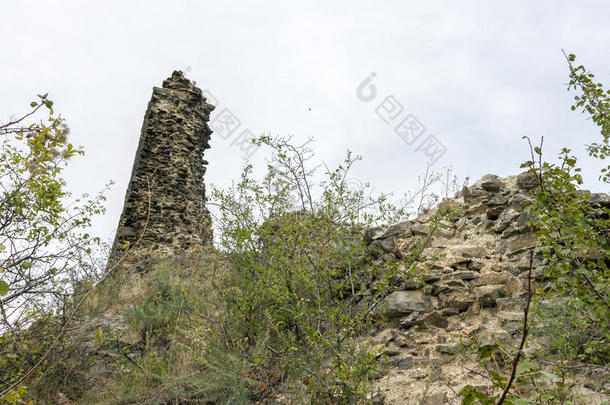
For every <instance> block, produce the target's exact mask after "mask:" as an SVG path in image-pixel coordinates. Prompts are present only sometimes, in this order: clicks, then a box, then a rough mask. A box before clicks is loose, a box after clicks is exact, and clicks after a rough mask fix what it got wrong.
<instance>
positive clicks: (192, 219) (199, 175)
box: [110, 71, 214, 263]
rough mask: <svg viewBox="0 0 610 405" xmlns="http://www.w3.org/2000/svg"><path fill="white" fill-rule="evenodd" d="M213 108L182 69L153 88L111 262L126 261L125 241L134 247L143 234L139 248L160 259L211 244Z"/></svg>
mask: <svg viewBox="0 0 610 405" xmlns="http://www.w3.org/2000/svg"><path fill="white" fill-rule="evenodd" d="M213 109H214V106H213V105H211V104H208V103H207V102H206V99H205V97H203V95H202V92H201V89H199V88H197V87H196V86H195V85H194V84H193V83H192V82H191V81H189V80H188V79H186V78H185V77H184V75H183V74H182V72H180V71H175V72H173V73H172V76H171V77H170V78H168V79H167V80H165V81H164V82H163V87H161V88H160V87H155V88H153V94H152V98H151V100H150V102H149V103H148V109H147V111H146V114H145V116H144V124H143V125H142V132H141V135H140V143H139V145H138V150H137V152H136V156H135V160H134V164H133V170H132V174H131V180H130V182H129V186H128V188H127V193H126V196H125V203H124V207H123V213H122V215H121V219H120V223H119V228H118V230H117V234H116V237H115V241H114V244H113V247H112V250H111V255H110V257H111V260H110V262H111V263H112V262H113V261H115V260H116V259H117V258H118V257H120V254H121V252H122V251H123V247H124V246H125V242H129V243H130V244H131V245H133V244H134V243H135V241H136V240H137V239H138V238H139V237H140V235H141V236H142V240H141V242H140V243H139V244H138V246H137V250H138V251H145V252H146V254H147V255H151V254H152V255H155V256H157V257H163V256H170V255H174V254H177V253H181V252H184V251H186V250H188V249H190V248H194V247H201V246H204V245H207V244H211V242H212V231H211V218H210V213H209V211H208V210H207V209H206V206H205V202H206V196H205V185H204V181H203V180H204V174H205V172H206V167H205V165H207V162H206V161H205V160H204V159H203V156H204V151H205V149H208V148H209V147H210V145H209V143H208V142H209V140H210V135H211V133H212V130H211V129H210V128H209V127H208V125H207V122H208V120H209V114H210V112H211V111H212V110H213ZM149 189H150V194H151V199H150V204H149V198H148V192H149ZM149 205H150V213H149ZM147 218H148V226H147V228H146V231H145V232H144V233H142V232H143V231H144V227H145V224H146V222H147Z"/></svg>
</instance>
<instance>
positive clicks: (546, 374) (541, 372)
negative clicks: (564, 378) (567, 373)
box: [540, 370, 561, 383]
mask: <svg viewBox="0 0 610 405" xmlns="http://www.w3.org/2000/svg"><path fill="white" fill-rule="evenodd" d="M540 374H542V375H543V376H545V377H546V378H548V379H550V380H551V381H553V382H554V383H556V382H558V381H560V380H561V379H560V378H559V377H558V376H556V375H555V374H553V373H549V372H548V371H544V370H540Z"/></svg>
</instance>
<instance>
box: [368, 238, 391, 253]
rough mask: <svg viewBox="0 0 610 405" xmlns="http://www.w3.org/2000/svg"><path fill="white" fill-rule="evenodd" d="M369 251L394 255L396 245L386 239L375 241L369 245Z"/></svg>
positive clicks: (389, 239)
mask: <svg viewBox="0 0 610 405" xmlns="http://www.w3.org/2000/svg"><path fill="white" fill-rule="evenodd" d="M370 247H371V249H379V250H381V251H383V252H387V253H395V252H396V244H395V243H394V239H392V238H386V239H376V240H374V241H373V243H371V245H370Z"/></svg>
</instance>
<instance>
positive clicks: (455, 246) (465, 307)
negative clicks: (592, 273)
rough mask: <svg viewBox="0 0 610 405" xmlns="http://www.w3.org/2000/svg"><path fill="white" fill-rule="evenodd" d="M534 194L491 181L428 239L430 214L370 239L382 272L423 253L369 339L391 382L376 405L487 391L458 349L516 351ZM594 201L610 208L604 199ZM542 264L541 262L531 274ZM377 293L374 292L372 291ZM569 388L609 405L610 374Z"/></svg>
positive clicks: (516, 180)
mask: <svg viewBox="0 0 610 405" xmlns="http://www.w3.org/2000/svg"><path fill="white" fill-rule="evenodd" d="M534 185H535V183H534V182H533V179H532V178H531V177H530V176H528V175H527V174H526V173H524V174H521V175H519V176H513V177H508V178H499V177H497V176H494V175H486V176H485V177H483V178H482V179H480V180H479V181H477V182H476V183H475V184H474V185H472V186H470V187H465V188H464V189H463V190H462V191H461V192H460V193H458V195H457V196H456V198H454V199H452V200H450V201H447V202H445V204H451V205H452V207H453V208H454V209H456V210H457V211H458V213H459V215H458V217H457V218H456V220H455V221H454V222H451V223H450V224H449V225H447V224H445V226H443V227H441V228H440V229H437V231H436V232H434V233H433V235H432V236H430V231H431V229H430V225H429V222H428V219H429V216H430V215H431V214H432V213H428V214H427V215H422V216H421V217H419V218H418V219H417V220H415V221H409V222H404V223H400V224H396V225H393V226H389V227H385V228H375V229H370V230H368V231H367V236H368V240H369V241H370V245H371V247H372V248H375V249H376V250H378V251H380V252H382V253H381V255H380V257H379V259H378V261H379V262H381V261H386V260H393V261H398V262H400V259H401V258H403V257H407V256H408V255H409V253H410V251H411V249H412V248H413V247H414V246H416V245H417V244H418V243H426V245H427V248H426V249H425V250H424V251H423V254H422V257H421V261H420V262H419V263H418V264H417V271H416V274H420V275H421V276H422V281H423V282H419V281H418V280H415V279H407V280H403V282H402V284H401V285H400V287H399V288H398V290H397V291H395V292H392V293H391V294H390V295H389V296H388V297H387V300H386V305H385V307H384V309H383V315H384V321H383V322H382V323H380V325H379V329H378V332H377V333H376V335H375V336H374V338H373V341H374V342H375V343H376V344H384V345H385V346H386V348H385V354H386V355H387V356H388V358H389V360H388V362H389V369H388V372H387V374H386V375H384V376H382V377H381V378H380V379H379V380H378V381H377V383H376V387H377V388H378V390H379V394H378V395H377V396H376V397H375V402H376V403H378V404H381V403H385V404H428V405H433V404H445V403H454V404H457V403H460V399H459V398H458V396H457V392H459V391H460V389H461V388H462V387H463V386H465V385H467V384H470V385H474V386H476V387H478V388H480V389H481V390H487V389H489V388H490V386H491V383H490V381H489V379H488V378H486V376H487V373H486V372H485V371H484V370H483V369H482V368H481V367H480V366H479V365H478V362H477V361H476V359H475V358H473V356H472V355H471V354H470V353H469V352H468V351H467V350H462V349H460V348H461V345H460V342H467V341H468V340H469V339H470V338H476V339H477V340H478V341H482V342H485V341H487V342H492V341H493V342H497V341H501V342H507V343H511V342H512V343H513V344H516V343H517V341H518V337H519V336H520V334H521V327H522V319H523V306H524V301H525V296H526V295H527V293H526V289H525V288H526V284H525V280H526V279H527V277H526V275H527V272H528V269H529V252H530V251H531V248H532V247H534V246H535V245H536V237H535V234H534V233H533V231H532V229H530V228H529V227H528V221H529V219H530V217H529V214H528V213H527V212H526V210H525V209H524V202H526V201H527V200H528V199H529V198H531V197H530V196H529V192H528V190H530V189H531V188H532V187H534ZM593 200H594V201H595V202H596V203H598V204H608V202H609V199H608V196H607V195H603V194H597V195H594V196H593ZM539 264H540V258H539V257H535V259H534V267H535V266H538V265H539ZM534 275H535V283H537V284H540V283H544V279H543V274H542V272H541V269H540V270H535V271H534ZM374 288H375V282H373V283H371V285H370V286H369V289H374ZM542 344H544V343H543V342H542V341H540V340H539V339H538V340H536V339H534V340H532V343H531V345H532V346H533V347H534V348H535V347H536V345H542ZM495 361H496V363H499V364H497V365H499V366H501V367H502V366H503V367H504V369H505V370H506V369H508V368H509V366H508V364H509V363H510V361H511V359H508V358H506V356H505V355H502V354H501V353H498V356H497V358H496V360H495ZM502 363H504V364H502ZM568 387H569V389H570V390H571V391H572V392H574V393H577V394H579V395H582V396H583V397H584V398H586V401H587V403H589V404H602V403H607V401H608V400H609V398H608V397H607V396H603V395H602V394H600V393H599V392H602V391H603V390H604V389H605V390H606V392H607V390H608V389H610V378H609V375H608V373H607V370H606V371H604V370H603V369H593V370H587V371H583V372H575V374H574V377H573V378H572V379H571V380H570V381H569V383H568ZM517 389H520V390H522V391H527V388H524V387H519V386H517Z"/></svg>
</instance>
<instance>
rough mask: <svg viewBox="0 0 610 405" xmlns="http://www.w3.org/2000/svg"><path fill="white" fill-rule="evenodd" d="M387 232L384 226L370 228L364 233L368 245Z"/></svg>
mask: <svg viewBox="0 0 610 405" xmlns="http://www.w3.org/2000/svg"><path fill="white" fill-rule="evenodd" d="M385 232H386V229H385V228H384V227H382V226H375V227H373V228H368V229H366V230H365V231H364V240H365V241H366V242H368V243H371V242H372V241H374V240H376V239H379V238H381V237H382V236H383V234H384V233H385Z"/></svg>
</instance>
